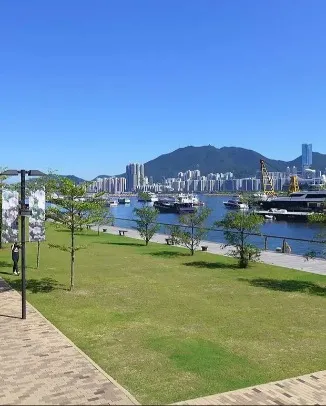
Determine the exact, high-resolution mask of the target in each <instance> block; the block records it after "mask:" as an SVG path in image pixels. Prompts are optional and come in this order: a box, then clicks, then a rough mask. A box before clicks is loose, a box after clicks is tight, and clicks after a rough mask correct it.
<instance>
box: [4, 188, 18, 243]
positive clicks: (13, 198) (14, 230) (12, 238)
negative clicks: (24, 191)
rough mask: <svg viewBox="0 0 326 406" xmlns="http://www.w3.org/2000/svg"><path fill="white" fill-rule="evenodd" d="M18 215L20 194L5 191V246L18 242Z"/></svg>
mask: <svg viewBox="0 0 326 406" xmlns="http://www.w3.org/2000/svg"><path fill="white" fill-rule="evenodd" d="M18 214H19V195H18V192H14V191H11V190H3V191H2V227H1V241H2V242H3V243H4V244H6V243H12V242H17V241H18Z"/></svg>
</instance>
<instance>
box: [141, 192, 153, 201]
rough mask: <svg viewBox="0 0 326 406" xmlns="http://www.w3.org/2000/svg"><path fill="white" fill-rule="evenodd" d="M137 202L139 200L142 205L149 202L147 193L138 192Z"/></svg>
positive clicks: (149, 197)
mask: <svg viewBox="0 0 326 406" xmlns="http://www.w3.org/2000/svg"><path fill="white" fill-rule="evenodd" d="M138 200H141V201H142V202H143V203H146V202H150V201H151V196H150V194H149V193H148V192H139V193H138Z"/></svg>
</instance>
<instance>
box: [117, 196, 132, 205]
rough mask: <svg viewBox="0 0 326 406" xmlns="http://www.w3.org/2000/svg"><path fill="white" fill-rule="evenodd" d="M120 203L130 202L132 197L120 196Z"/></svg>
mask: <svg viewBox="0 0 326 406" xmlns="http://www.w3.org/2000/svg"><path fill="white" fill-rule="evenodd" d="M118 203H119V204H130V199H129V197H120V198H119V199H118Z"/></svg>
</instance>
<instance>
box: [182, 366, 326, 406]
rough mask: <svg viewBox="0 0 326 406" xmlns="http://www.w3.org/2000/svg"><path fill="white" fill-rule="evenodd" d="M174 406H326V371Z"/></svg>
mask: <svg viewBox="0 0 326 406" xmlns="http://www.w3.org/2000/svg"><path fill="white" fill-rule="evenodd" d="M175 405H326V371H320V372H315V373H313V374H308V375H304V376H299V377H296V378H291V379H284V380H282V381H278V382H271V383H267V384H264V385H257V386H252V387H250V388H244V389H239V390H236V391H232V392H225V393H219V394H218V395H212V396H205V397H202V398H197V399H192V400H187V401H183V402H178V403H175Z"/></svg>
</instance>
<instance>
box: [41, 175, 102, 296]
mask: <svg viewBox="0 0 326 406" xmlns="http://www.w3.org/2000/svg"><path fill="white" fill-rule="evenodd" d="M57 193H58V195H59V196H58V197H57V198H53V197H52V199H50V202H51V203H53V206H52V207H50V208H48V209H47V217H48V218H49V219H52V220H53V221H54V222H55V223H56V224H58V225H61V226H63V227H65V228H67V229H68V230H69V231H70V245H69V246H67V245H58V244H50V247H52V248H58V249H60V250H62V251H67V252H69V253H70V290H72V289H73V287H74V277H75V254H76V252H77V251H78V250H80V249H81V248H85V247H83V246H78V245H76V241H75V240H76V233H77V231H79V230H81V229H83V227H84V226H86V225H87V224H93V223H94V222H96V221H99V217H98V216H99V208H100V207H102V205H103V200H102V199H98V198H97V196H96V197H95V198H93V199H91V200H87V199H85V197H86V187H85V185H79V186H77V185H75V184H74V183H73V182H72V181H71V180H69V179H62V180H61V181H60V185H59V189H58V190H57Z"/></svg>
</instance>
